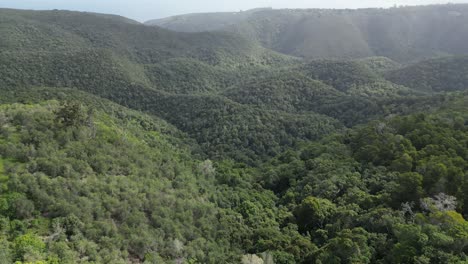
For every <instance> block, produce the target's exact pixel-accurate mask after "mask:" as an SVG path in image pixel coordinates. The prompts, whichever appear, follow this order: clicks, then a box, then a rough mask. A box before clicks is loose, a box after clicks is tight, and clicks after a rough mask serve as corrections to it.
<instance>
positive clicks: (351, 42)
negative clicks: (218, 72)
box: [146, 4, 468, 62]
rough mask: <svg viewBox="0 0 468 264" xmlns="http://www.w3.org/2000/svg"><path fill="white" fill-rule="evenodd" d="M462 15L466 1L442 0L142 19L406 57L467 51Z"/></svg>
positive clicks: (305, 47) (351, 53)
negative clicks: (445, 0)
mask: <svg viewBox="0 0 468 264" xmlns="http://www.w3.org/2000/svg"><path fill="white" fill-rule="evenodd" d="M211 17H216V21H217V23H216V24H217V25H220V26H216V27H215V28H213V26H210V25H211V23H208V22H209V21H206V20H205V18H206V19H210V18H211ZM233 17H236V19H233ZM467 17H468V5H466V4H447V5H433V6H417V7H399V8H389V9H358V10H327V9H284V10H272V9H260V10H253V11H250V12H240V13H236V15H234V14H232V13H228V14H223V13H219V14H209V15H206V14H198V15H197V14H191V15H187V16H177V17H172V18H165V19H161V20H151V21H148V22H146V24H148V25H157V26H161V27H164V28H167V29H171V30H175V31H183V32H201V31H210V30H222V31H229V32H235V33H238V34H240V35H243V36H245V37H247V38H249V39H252V40H256V41H258V42H259V43H261V44H262V45H263V46H264V47H267V48H271V49H273V50H276V51H278V52H281V53H285V54H289V55H294V56H299V57H306V58H339V59H350V58H363V57H369V56H384V57H388V58H390V59H392V60H395V61H398V62H411V61H415V60H420V59H424V58H428V57H433V56H441V55H450V54H453V55H455V54H466V53H467V52H468V49H467V47H466V46H465V45H463V44H461V43H465V42H467V40H468V39H466V36H468V31H467V30H468V29H467V28H466V27H465V25H466V23H467ZM222 18H224V19H222Z"/></svg>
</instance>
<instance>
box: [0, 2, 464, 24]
mask: <svg viewBox="0 0 468 264" xmlns="http://www.w3.org/2000/svg"><path fill="white" fill-rule="evenodd" d="M450 2H451V3H464V2H465V3H467V2H468V0H463V1H457V0H452V1H450ZM443 3H447V1H440V0H439V1H438V0H325V1H323V0H0V7H8V8H21V9H67V10H78V11H92V12H99V13H109V14H119V15H123V16H126V17H129V18H133V19H136V20H139V21H145V20H149V19H153V18H162V17H167V16H171V15H177V14H185V13H196V12H215V11H239V10H247V9H251V8H256V7H273V8H362V7H390V6H393V5H424V4H443Z"/></svg>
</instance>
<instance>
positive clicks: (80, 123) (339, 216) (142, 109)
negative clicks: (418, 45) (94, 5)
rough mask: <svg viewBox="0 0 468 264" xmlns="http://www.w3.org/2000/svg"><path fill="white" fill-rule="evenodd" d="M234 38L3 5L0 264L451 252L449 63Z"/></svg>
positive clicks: (459, 220) (467, 104) (445, 259)
mask: <svg viewBox="0 0 468 264" xmlns="http://www.w3.org/2000/svg"><path fill="white" fill-rule="evenodd" d="M433 8H434V10H435V11H433V12H435V13H437V14H439V13H440V12H443V11H444V10H446V9H450V10H452V9H454V8H455V9H457V8H458V9H459V10H458V11H459V12H465V9H466V7H465V5H447V6H445V5H443V6H436V7H433ZM410 9H411V8H410ZM420 9H421V10H419V9H417V8H416V9H415V10H416V11H414V10H413V9H411V10H409V11H408V10H407V9H405V8H402V9H401V10H399V9H397V10H393V9H390V10H387V11H385V10H380V11H378V12H377V11H376V12H377V13H375V14H374V15H375V16H381V13H379V12H387V13H390V14H393V13H392V12H397V11H398V12H397V13H398V15H394V16H395V17H400V16H404V15H405V14H407V13H408V12H409V13H410V11H411V12H413V11H414V12H419V13H423V14H426V15H427V13H430V12H429V11H428V10H429V9H430V7H420ZM441 10H442V11H441ZM258 12H260V13H258ZM270 12H273V13H275V12H286V11H272V10H268V9H267V10H264V9H260V10H256V11H252V12H249V13H246V14H244V15H245V16H242V17H238V18H236V19H240V20H243V19H247V18H246V17H249V16H252V14H254V18H255V16H258V15H262V16H267V15H269V13H270ZM298 12H299V11H298ZM301 12H306V11H301ZM307 12H309V13H310V12H311V13H312V14H309V15H310V16H314V17H315V16H316V15H317V14H316V13H314V12H315V11H314V12H312V11H307ZM343 12H345V11H343ZM346 12H348V11H346ZM346 12H345V13H346ZM349 12H350V11H349ZM367 12H368V14H367V15H366V17H368V16H372V12H373V11H372V9H371V10H367ZM219 15H220V16H221V15H222V14H219ZM296 15H297V14H295V15H294V16H296ZM322 16H325V17H327V13H326V12H325V13H324V14H322ZM356 16H358V13H356V14H353V19H356V18H355V17H356ZM389 16H391V15H389ZM254 18H252V17H250V18H248V19H250V20H249V21H250V22H249V23H253V22H252V21H256V20H253V19H254ZM279 18H283V19H284V21H289V20H287V19H286V18H284V17H279ZM211 19H214V20H217V19H220V18H219V17H216V16H213V17H211ZM223 19H224V18H223ZM226 19H230V18H229V17H227V18H226ZM314 19H318V18H314ZM327 19H328V18H327ZM336 19H337V21H341V20H339V18H336ZM388 19H390V18H388ZM262 21H263V20H262ZM235 22H236V23H240V22H239V21H237V20H236V21H235ZM303 22H304V21H303ZM306 22H307V21H306ZM309 22H310V21H309ZM309 22H307V23H309ZM166 23H167V21H166ZM304 23H305V22H304ZM235 25H237V24H235ZM235 25H234V24H233V25H232V26H233V27H234V26H235ZM242 25H244V26H247V25H246V24H242ZM249 25H250V26H251V24H249ZM255 25H256V24H255ZM321 25H322V24H320V25H318V27H320V26H321ZM194 26H197V27H201V26H200V25H194ZM280 28H282V27H280ZM233 30H234V29H232V28H229V29H227V30H224V31H223V30H220V31H212V32H190V33H187V32H177V31H171V30H168V29H164V28H161V27H157V26H149V25H144V24H141V23H139V22H137V21H133V20H130V19H127V18H123V17H119V16H114V15H102V14H94V13H86V12H71V11H58V10H54V11H24V10H13V9H0V36H1V38H0V263H15V264H62V263H64V264H68V263H70V264H72V263H83V264H85V263H90V264H91V263H93V264H98V263H112V264H114V263H116V264H119V263H121V264H127V263H132V264H138V263H147V264H149V263H168V264H180V263H187V264H195V263H213V264H215V263H216V264H217V263H242V264H261V263H264V264H274V263H276V264H293V263H318V264H320V263H322V264H325V263H327V264H328V263H331V264H335V263H336V264H341V263H344V264H347V263H349V264H357V263H381V264H384V263H402V264H403V263H404V264H408V263H415V264H432V263H436V264H438V263H440V264H446V263H457V264H460V263H467V262H468V256H467V255H468V221H467V220H466V219H468V75H467V74H466V73H467V69H468V60H467V57H466V55H460V54H458V53H460V50H458V49H455V48H453V49H451V50H450V51H451V52H449V54H444V55H441V54H438V56H429V57H426V58H421V57H419V56H420V54H417V53H412V59H415V60H414V61H411V62H409V61H407V60H404V59H401V58H402V57H405V56H406V55H407V54H406V53H404V52H402V51H398V50H394V49H391V48H388V47H385V46H384V45H383V46H380V47H379V49H381V50H384V51H386V52H387V53H385V52H383V53H381V54H380V53H379V54H368V53H362V54H355V55H356V56H353V57H349V58H338V57H339V56H329V54H326V53H324V54H322V55H323V56H317V57H314V56H312V57H309V56H305V55H304V56H300V55H301V54H296V53H288V52H284V51H282V50H281V49H270V48H271V47H269V46H268V45H265V42H262V41H259V40H258V39H256V40H254V39H252V38H248V37H246V36H244V35H242V34H237V33H235V32H234V33H233ZM236 30H240V29H239V27H238V26H236ZM439 30H441V32H437V34H439V35H442V34H444V33H445V34H448V33H447V32H446V31H444V30H443V29H439ZM182 31H183V30H182ZM192 31H198V30H192ZM246 31H247V29H246ZM244 33H245V32H244ZM301 34H302V33H301ZM314 34H315V33H314ZM392 34H393V32H392ZM403 35H404V34H403ZM388 37H392V38H393V35H391V36H388ZM400 37H401V38H403V37H404V36H400ZM293 40H294V38H293V37H291V39H290V41H293ZM460 41H461V40H460ZM376 43H377V42H376ZM443 48H444V49H449V48H450V47H443ZM452 51H453V52H452ZM407 52H410V53H411V52H413V51H407ZM397 53H398V54H397ZM395 54H396V55H395ZM374 55H375V56H374ZM377 55H378V56H377ZM385 55H387V56H385ZM394 55H395V56H394ZM425 55H427V54H425ZM439 55H440V56H439ZM383 56H385V57H383ZM416 58H417V59H416Z"/></svg>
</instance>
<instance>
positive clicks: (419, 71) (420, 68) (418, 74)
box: [387, 56, 468, 92]
mask: <svg viewBox="0 0 468 264" xmlns="http://www.w3.org/2000/svg"><path fill="white" fill-rule="evenodd" d="M467 73H468V57H467V56H457V57H445V58H440V59H432V60H425V61H421V62H419V63H416V64H413V65H409V66H407V67H404V68H401V69H397V70H394V71H390V72H388V73H387V79H388V80H390V81H392V82H394V83H399V84H401V85H405V86H408V87H412V88H414V89H417V90H420V91H426V92H444V91H446V92H448V91H463V90H467V89H468V74H467Z"/></svg>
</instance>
